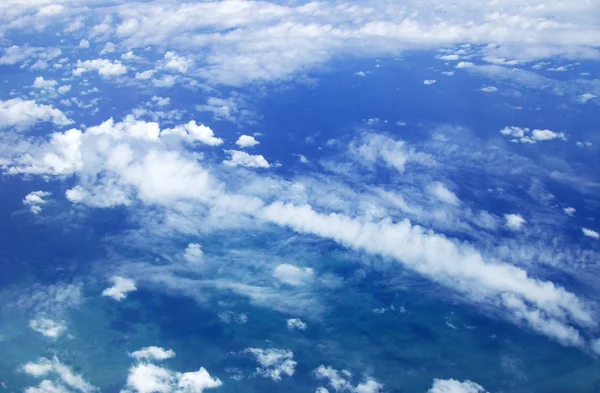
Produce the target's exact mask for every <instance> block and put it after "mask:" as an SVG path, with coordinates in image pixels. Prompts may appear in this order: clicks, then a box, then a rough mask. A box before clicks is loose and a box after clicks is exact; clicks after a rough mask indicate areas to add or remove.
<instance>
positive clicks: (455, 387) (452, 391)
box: [427, 379, 486, 393]
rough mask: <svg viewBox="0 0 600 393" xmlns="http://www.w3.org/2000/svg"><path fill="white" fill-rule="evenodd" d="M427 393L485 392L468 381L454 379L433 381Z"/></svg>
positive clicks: (477, 385) (479, 386)
mask: <svg viewBox="0 0 600 393" xmlns="http://www.w3.org/2000/svg"><path fill="white" fill-rule="evenodd" d="M427 393H486V390H485V389H484V388H483V387H482V386H481V385H479V384H476V383H475V382H471V381H469V380H467V381H463V382H460V381H457V380H455V379H435V380H434V381H433V386H432V387H431V389H429V390H428V391H427Z"/></svg>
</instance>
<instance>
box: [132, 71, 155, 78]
mask: <svg viewBox="0 0 600 393" xmlns="http://www.w3.org/2000/svg"><path fill="white" fill-rule="evenodd" d="M154 72H155V71H154V70H146V71H142V72H136V73H135V79H139V80H148V79H152V77H153V76H154Z"/></svg>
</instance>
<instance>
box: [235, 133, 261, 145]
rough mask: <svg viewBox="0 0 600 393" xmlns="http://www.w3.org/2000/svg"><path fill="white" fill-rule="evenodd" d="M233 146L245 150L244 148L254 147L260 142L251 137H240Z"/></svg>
mask: <svg viewBox="0 0 600 393" xmlns="http://www.w3.org/2000/svg"><path fill="white" fill-rule="evenodd" d="M235 144H236V145H238V146H239V147H241V148H245V147H254V146H256V145H258V144H260V142H259V141H257V140H256V139H254V137H253V136H250V135H241V136H240V137H239V138H238V140H237V141H236V142H235Z"/></svg>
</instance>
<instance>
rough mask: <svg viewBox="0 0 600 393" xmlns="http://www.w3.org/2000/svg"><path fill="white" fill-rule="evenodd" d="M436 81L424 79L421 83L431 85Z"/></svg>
mask: <svg viewBox="0 0 600 393" xmlns="http://www.w3.org/2000/svg"><path fill="white" fill-rule="evenodd" d="M436 82H437V81H436V80H435V79H425V80H424V81H423V84H424V85H433V84H434V83H436Z"/></svg>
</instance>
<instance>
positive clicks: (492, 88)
mask: <svg viewBox="0 0 600 393" xmlns="http://www.w3.org/2000/svg"><path fill="white" fill-rule="evenodd" d="M479 90H481V91H483V92H484V93H495V92H497V91H498V88H497V87H495V86H485V87H482V88H481V89H479Z"/></svg>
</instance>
